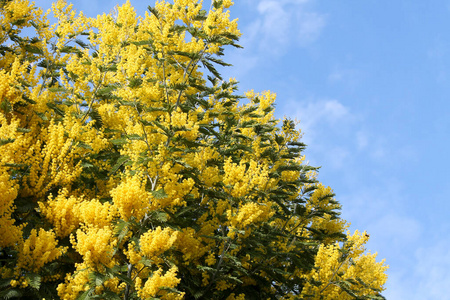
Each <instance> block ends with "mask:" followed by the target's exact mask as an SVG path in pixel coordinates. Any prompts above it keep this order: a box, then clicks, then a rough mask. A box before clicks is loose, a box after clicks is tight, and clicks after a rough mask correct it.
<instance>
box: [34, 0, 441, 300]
mask: <svg viewBox="0 0 450 300" xmlns="http://www.w3.org/2000/svg"><path fill="white" fill-rule="evenodd" d="M204 1H205V4H207V5H208V6H209V1H208V0H204ZM74 2H75V7H76V8H77V9H79V10H83V11H84V13H85V14H87V15H89V16H95V15H97V14H100V13H103V12H109V11H111V10H112V9H113V7H114V6H115V5H116V4H122V3H123V2H124V1H122V2H119V1H117V0H115V1H87V0H81V1H74ZM131 3H132V4H133V5H134V6H135V7H136V9H137V11H138V14H143V13H144V11H145V9H146V7H147V5H153V4H154V1H138V0H132V1H131ZM235 3H236V4H235V6H233V7H231V15H232V17H233V18H239V22H238V24H239V28H240V29H241V31H242V33H243V37H242V38H241V44H242V45H243V46H244V47H245V49H243V50H242V49H241V50H237V49H236V50H235V49H228V51H226V52H225V55H226V56H225V60H226V61H228V62H230V63H232V64H233V65H234V66H233V67H229V68H228V69H226V70H224V71H223V74H224V75H225V77H226V78H227V77H235V78H236V79H237V80H238V81H240V87H241V91H242V92H244V91H246V90H250V89H254V90H255V91H264V90H271V91H272V92H275V93H277V95H278V97H277V99H278V100H277V116H278V117H279V118H281V117H283V116H289V117H291V118H296V119H298V120H299V121H300V124H299V127H300V128H301V129H302V131H303V133H304V136H303V141H304V142H305V143H306V144H308V150H307V151H306V155H307V159H308V160H309V162H310V164H311V165H314V166H322V168H321V171H320V175H319V179H320V180H321V181H322V182H323V183H324V184H326V185H329V186H331V187H332V188H333V189H334V192H335V193H336V195H337V196H336V198H337V200H338V201H340V203H341V204H342V206H343V210H342V216H343V218H344V219H346V220H348V221H349V222H351V223H352V226H351V228H352V230H355V229H360V230H367V232H368V233H369V234H370V236H371V241H370V243H369V245H368V248H369V249H370V250H372V252H378V254H379V258H380V259H381V258H386V261H387V264H389V265H390V269H389V272H388V274H389V280H388V283H387V285H386V287H387V290H386V291H385V293H384V295H385V296H386V297H387V299H391V300H403V299H410V300H414V299H420V300H422V299H440V300H445V299H450V293H448V292H447V289H448V287H450V272H449V271H448V270H450V250H449V249H450V238H449V232H450V220H449V218H448V216H449V210H450V182H449V181H450V175H449V173H450V171H449V170H450V160H449V159H448V154H449V153H450V139H449V138H450V101H449V98H450V30H449V29H448V28H450V24H449V23H450V1H441V0H437V1H407V0H396V1H386V0H366V1H346V0H342V1H324V0H322V1H319V0H235ZM36 5H38V6H41V7H44V8H48V7H49V6H50V1H36Z"/></svg>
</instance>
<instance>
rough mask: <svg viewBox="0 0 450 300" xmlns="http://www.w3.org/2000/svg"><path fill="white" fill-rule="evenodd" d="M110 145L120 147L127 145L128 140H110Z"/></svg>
mask: <svg viewBox="0 0 450 300" xmlns="http://www.w3.org/2000/svg"><path fill="white" fill-rule="evenodd" d="M111 143H112V144H113V145H117V146H120V145H125V144H128V140H127V139H126V138H120V139H115V140H111Z"/></svg>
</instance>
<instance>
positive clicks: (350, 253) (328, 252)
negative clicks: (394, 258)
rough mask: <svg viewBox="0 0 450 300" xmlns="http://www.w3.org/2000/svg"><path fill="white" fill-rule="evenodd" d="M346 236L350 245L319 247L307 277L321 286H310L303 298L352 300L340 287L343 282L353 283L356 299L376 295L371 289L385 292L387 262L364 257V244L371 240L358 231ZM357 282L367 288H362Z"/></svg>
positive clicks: (308, 284)
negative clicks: (361, 296) (312, 267)
mask: <svg viewBox="0 0 450 300" xmlns="http://www.w3.org/2000/svg"><path fill="white" fill-rule="evenodd" d="M347 235H348V241H347V242H345V243H344V245H343V246H340V245H339V244H338V243H335V244H329V245H321V246H320V248H319V251H318V253H317V256H316V258H315V265H314V269H313V270H312V271H311V272H310V273H309V274H307V275H305V276H304V277H305V278H307V279H309V278H311V279H313V280H314V281H315V282H320V283H321V284H320V285H318V286H317V285H313V284H312V283H311V282H307V283H306V285H305V288H304V289H303V291H302V295H314V296H313V297H311V296H310V299H330V300H331V299H353V297H352V296H350V295H348V294H347V293H345V292H344V291H343V290H342V289H341V288H340V287H339V282H340V281H341V280H347V282H349V280H352V282H354V285H352V286H350V287H349V288H350V289H351V290H352V292H353V293H355V294H356V295H376V292H374V291H373V290H372V289H377V290H383V289H384V288H383V285H384V284H385V282H386V280H387V275H386V274H385V271H386V269H387V268H388V266H386V265H385V264H384V260H383V261H381V262H378V263H377V262H376V261H375V258H376V254H371V253H368V254H364V252H365V248H364V244H365V243H366V242H367V241H368V239H369V236H368V235H367V234H366V233H365V232H363V233H362V234H360V233H359V232H358V231H355V233H354V234H353V235H350V234H349V233H347ZM358 280H362V281H363V282H364V283H365V284H366V285H365V286H362V285H360V284H359V283H358ZM371 288H372V289H371Z"/></svg>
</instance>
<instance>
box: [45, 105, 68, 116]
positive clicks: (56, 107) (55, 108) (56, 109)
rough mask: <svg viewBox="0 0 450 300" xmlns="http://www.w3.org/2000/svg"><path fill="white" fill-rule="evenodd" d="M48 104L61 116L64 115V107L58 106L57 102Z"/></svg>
mask: <svg viewBox="0 0 450 300" xmlns="http://www.w3.org/2000/svg"><path fill="white" fill-rule="evenodd" d="M47 106H48V107H49V108H51V109H53V111H54V112H55V113H56V114H58V115H60V116H61V117H64V115H65V112H64V111H63V110H62V109H60V108H59V107H58V106H56V104H54V103H47Z"/></svg>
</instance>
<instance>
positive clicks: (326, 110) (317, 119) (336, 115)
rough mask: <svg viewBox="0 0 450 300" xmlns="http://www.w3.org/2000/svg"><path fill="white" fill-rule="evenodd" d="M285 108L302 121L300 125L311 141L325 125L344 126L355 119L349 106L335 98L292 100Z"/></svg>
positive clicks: (331, 126) (330, 126)
mask: <svg viewBox="0 0 450 300" xmlns="http://www.w3.org/2000/svg"><path fill="white" fill-rule="evenodd" d="M283 109H284V110H285V111H288V112H289V115H290V116H295V117H296V118H297V119H298V120H299V121H300V126H299V127H300V128H301V130H302V132H303V133H304V134H305V138H306V139H307V140H309V141H311V140H313V139H314V137H315V134H316V132H317V131H318V130H320V129H322V128H324V127H326V128H336V127H335V126H336V125H338V126H342V125H344V123H348V122H351V121H352V120H354V119H355V117H354V116H353V115H352V114H351V113H350V112H349V110H348V108H347V107H345V106H344V105H343V104H342V103H341V102H339V101H338V100H335V99H330V100H317V101H314V100H311V101H306V102H301V103H295V102H290V103H289V104H287V105H285V106H284V107H283Z"/></svg>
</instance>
